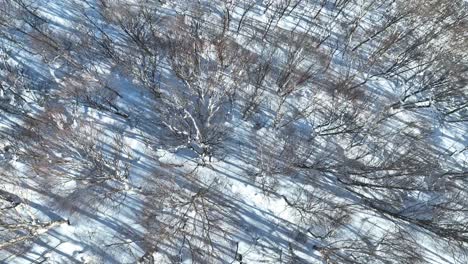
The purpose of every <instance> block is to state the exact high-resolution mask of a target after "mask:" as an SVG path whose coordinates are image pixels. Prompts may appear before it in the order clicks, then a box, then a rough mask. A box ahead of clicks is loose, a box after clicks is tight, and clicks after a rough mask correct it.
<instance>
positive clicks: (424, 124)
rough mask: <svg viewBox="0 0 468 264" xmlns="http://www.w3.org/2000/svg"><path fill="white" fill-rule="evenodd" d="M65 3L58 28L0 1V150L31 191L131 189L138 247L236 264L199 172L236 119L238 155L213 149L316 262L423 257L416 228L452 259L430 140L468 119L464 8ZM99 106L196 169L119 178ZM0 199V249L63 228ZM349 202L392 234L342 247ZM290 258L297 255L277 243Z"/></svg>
mask: <svg viewBox="0 0 468 264" xmlns="http://www.w3.org/2000/svg"><path fill="white" fill-rule="evenodd" d="M163 2H164V3H163ZM67 6H68V8H70V14H73V25H74V28H73V29H71V28H67V27H63V26H60V25H58V22H56V21H53V19H51V18H50V15H49V16H48V15H46V13H45V12H44V9H43V8H41V5H40V4H37V3H35V2H34V1H30V0H3V1H2V0H0V79H1V80H0V114H1V115H2V116H4V117H5V120H7V119H8V120H10V121H9V122H10V123H9V124H8V126H10V128H9V130H7V129H3V128H2V129H1V130H0V140H1V142H0V143H1V144H0V145H1V146H5V147H3V150H2V153H1V154H3V156H4V157H6V156H8V155H9V156H11V155H13V154H12V153H14V155H15V157H16V158H15V159H18V160H19V161H20V162H21V163H22V164H23V165H24V166H25V167H24V168H23V170H26V171H27V172H28V173H27V174H29V175H34V176H30V177H29V178H28V177H26V178H28V179H27V180H28V184H30V182H29V181H32V182H35V184H36V186H35V188H39V189H40V191H42V192H50V193H51V194H52V195H51V197H55V198H58V197H60V203H62V206H63V207H66V208H68V209H71V210H72V211H73V210H75V211H79V210H84V209H85V208H88V209H89V208H94V209H96V208H97V209H99V208H102V206H106V205H109V204H112V205H121V204H122V203H123V202H124V201H125V199H126V198H127V195H129V193H131V192H133V193H136V194H137V195H139V198H141V199H142V200H143V201H144V212H142V214H141V219H142V223H141V225H142V226H143V227H144V228H145V229H146V230H147V233H146V235H145V236H143V237H141V238H138V240H139V241H140V240H141V241H144V242H143V244H144V245H145V246H144V247H145V248H144V250H145V251H147V252H148V254H150V255H151V254H153V253H155V252H159V253H161V252H167V256H168V258H167V261H172V262H174V263H177V262H180V261H182V260H183V258H187V257H188V256H189V258H190V259H191V260H192V261H193V262H194V263H211V262H222V261H223V260H225V259H226V256H229V258H230V259H231V261H233V262H232V263H237V262H239V263H242V257H240V258H241V259H240V260H239V255H238V252H236V250H232V245H234V244H235V242H236V241H234V240H233V237H234V236H233V235H232V233H231V231H232V230H230V229H229V228H230V224H231V223H227V222H226V221H227V220H226V216H227V215H229V212H228V211H229V210H233V211H236V208H233V207H230V206H232V205H233V204H232V203H229V202H227V200H228V199H226V200H225V198H226V197H223V195H222V191H221V189H222V188H224V186H223V185H222V183H220V182H218V179H217V178H216V179H211V180H207V178H208V179H209V177H203V172H206V170H210V169H212V168H213V167H212V165H213V164H217V162H218V161H220V160H221V158H223V157H225V156H226V155H229V151H227V149H228V148H227V147H228V146H229V144H231V139H232V138H236V136H237V135H236V134H234V133H235V131H236V128H237V127H236V126H238V124H243V125H244V126H243V127H245V129H247V130H248V131H247V132H248V133H251V136H249V137H244V136H242V137H241V136H237V140H238V141H242V142H244V143H245V144H246V145H248V146H250V148H251V149H250V150H245V152H243V151H241V150H238V152H237V153H230V154H232V155H236V156H237V158H239V157H240V158H242V159H243V160H248V161H249V162H250V164H249V165H251V166H252V171H251V172H250V173H247V174H248V175H246V176H247V177H251V178H250V182H251V183H252V184H253V185H255V186H257V187H259V188H260V189H261V190H262V193H263V195H265V196H271V197H275V198H278V199H281V200H283V201H284V202H285V204H286V207H287V208H288V210H290V211H291V212H293V213H292V214H293V215H294V216H295V218H296V220H297V222H298V226H299V229H301V231H300V234H301V236H302V238H301V239H299V240H301V241H302V242H300V241H296V242H297V243H299V244H300V243H303V244H307V243H308V242H310V241H315V242H314V249H315V250H317V251H318V252H319V253H320V255H321V256H322V257H323V260H324V261H325V262H327V263H336V262H337V263H362V262H372V263H380V262H382V263H387V262H388V263H416V262H418V261H419V262H423V261H424V256H423V253H422V252H423V248H422V246H421V245H420V244H419V243H418V240H417V239H416V238H415V235H414V232H416V231H417V230H425V232H426V231H427V232H430V233H431V234H433V235H435V236H436V237H438V238H440V239H442V240H443V241H445V242H447V243H449V244H450V245H454V246H459V247H460V248H462V249H463V248H464V247H466V243H468V236H467V232H468V229H467V225H466V223H467V222H468V218H467V214H466V208H467V206H468V200H467V199H468V198H467V197H468V193H467V191H466V189H467V187H468V186H467V184H468V182H467V180H466V176H467V173H468V172H467V171H466V161H465V163H463V161H460V160H456V159H455V158H454V157H452V156H453V155H448V154H447V153H446V151H445V150H444V149H443V148H442V147H441V146H439V145H438V142H435V140H434V129H437V128H438V127H439V126H441V125H452V124H455V125H461V126H463V125H466V121H467V117H468V90H467V89H468V86H467V83H468V82H467V80H468V74H467V72H468V67H467V65H468V61H467V59H468V58H467V55H466V50H468V46H467V45H468V41H467V38H466V36H465V35H466V33H465V32H466V30H467V27H468V6H467V3H466V2H465V1H462V0H455V1H452V0H451V1H449V0H447V1H445V0H443V1H435V0H434V1H432V0H430V1H401V0H388V1H375V0H359V1H357V0H356V1H354V0H335V1H333V0H331V1H330V0H320V1H315V2H314V1H305V0H268V1H257V2H255V1H227V0H220V1H181V2H179V1H143V0H142V1H125V0H100V1H96V3H91V2H90V1H78V0H76V1H71V2H70V3H69V4H68V5H67ZM25 56H29V57H31V58H32V59H31V60H30V61H29V62H27V61H25V60H24V57H25ZM116 75H118V76H120V77H121V78H122V79H125V80H127V81H128V83H129V84H131V85H129V86H130V87H127V88H126V89H127V90H122V89H121V87H120V88H119V87H117V85H115V80H113V79H112V78H113V77H115V76H116ZM38 76H39V77H38ZM130 90H131V93H133V92H134V94H139V95H141V99H142V101H143V98H144V100H145V103H148V102H149V103H148V104H147V105H148V109H146V112H145V113H146V114H144V115H143V114H140V112H137V111H134V110H135V109H137V108H138V107H139V106H138V105H136V106H132V107H133V108H132V107H129V106H128V105H125V100H127V99H128V98H129V95H128V94H127V93H130V92H129V91H130ZM34 109H36V110H34ZM37 109H39V110H37ZM141 112H143V111H141ZM100 114H104V115H108V116H109V117H111V118H113V119H115V120H119V122H122V123H125V122H134V121H135V120H137V121H138V122H135V123H136V124H142V123H143V124H144V125H145V126H143V125H142V126H141V127H137V128H138V129H142V130H143V129H146V130H147V131H144V133H145V134H146V138H145V140H146V142H147V143H148V146H149V149H150V150H149V153H153V154H154V153H155V152H156V150H157V149H158V148H160V147H161V146H157V142H159V141H158V140H160V139H161V138H164V139H170V140H167V142H166V143H168V142H170V144H171V146H173V147H174V148H171V149H185V150H188V151H190V152H191V153H192V154H193V156H194V157H195V159H196V164H197V168H196V169H195V170H192V171H189V172H187V171H184V169H182V168H180V167H177V166H172V167H171V165H169V166H168V167H164V166H165V165H164V164H162V163H160V162H159V161H157V158H156V155H155V157H153V159H152V160H151V161H152V165H153V166H155V167H158V169H157V170H154V171H152V172H151V173H152V174H154V175H152V180H151V183H148V185H145V186H136V185H135V184H134V183H133V182H132V177H131V174H132V173H131V170H132V162H133V157H132V153H133V152H132V150H131V147H130V146H128V145H127V143H126V141H125V137H124V136H123V135H125V132H124V131H125V128H124V127H123V126H121V127H119V126H117V125H114V124H112V125H109V124H103V123H101V122H99V120H98V119H96V118H95V116H96V115H100ZM250 125H252V126H250ZM250 129H251V130H250ZM149 130H151V131H157V132H151V131H149ZM243 135H244V134H243ZM239 137H240V138H239ZM168 145H169V143H168ZM225 147H226V148H225ZM466 150H467V148H465V149H461V150H457V151H458V153H463V152H464V151H466ZM7 154H8V155H7ZM0 162H3V163H5V164H9V162H10V161H8V160H2V161H0ZM10 163H11V162H10ZM5 168H6V166H5ZM25 168H26V169H25ZM13 171H14V169H13ZM0 172H1V173H2V175H3V174H5V175H6V179H8V180H10V179H9V178H12V177H14V175H17V174H15V173H13V172H12V171H9V170H6V169H4V170H3V169H2V171H0ZM2 177H3V176H2ZM2 181H3V180H2ZM2 181H0V184H2ZM18 181H20V180H18ZM294 181H297V182H300V184H299V183H298V184H297V185H294V186H295V187H294V188H295V190H294V191H290V192H286V191H285V190H284V185H285V182H294ZM6 182H7V181H6V180H5V183H6ZM330 182H333V186H331V184H330ZM333 190H335V191H333ZM342 193H347V194H348V195H347V197H346V198H345V197H344V196H341V195H340V194H342ZM12 195H13V194H10V193H8V192H4V193H3V192H0V202H2V203H1V204H2V205H1V207H0V228H1V229H0V237H1V238H2V239H0V250H2V249H5V248H7V247H9V246H13V245H17V244H20V243H23V242H25V241H27V240H31V239H34V238H35V237H37V236H39V235H40V234H42V233H44V232H47V230H49V229H50V228H53V227H55V226H56V224H61V223H64V221H65V220H56V219H55V220H51V221H50V222H41V221H38V220H36V219H34V216H33V215H31V214H29V215H28V214H24V212H27V206H28V205H27V202H26V201H22V200H21V199H20V198H18V199H16V198H15V197H16V196H14V195H13V196H12ZM54 195H55V196H54ZM350 197H351V198H350ZM357 201H359V202H357ZM55 202H56V203H58V201H55ZM3 204H6V206H4V205H3ZM20 207H24V208H23V209H24V210H23V211H24V212H20V211H21V210H20ZM357 210H360V211H365V212H369V213H376V214H380V215H382V216H383V217H384V218H386V219H389V221H392V223H393V226H392V227H391V228H389V230H387V231H388V232H385V233H384V234H383V235H379V236H374V234H373V233H372V232H371V230H370V229H369V230H365V229H364V228H363V229H362V230H360V232H362V233H361V234H359V235H356V236H353V237H348V236H346V234H345V232H346V227H347V226H348V225H350V224H351V223H352V219H353V212H355V211H357ZM7 219H10V220H7ZM408 225H410V227H408ZM345 237H346V238H345ZM3 238H6V239H3ZM307 241H308V242H307ZM171 250H172V251H171ZM465 253H466V252H465ZM288 255H289V257H290V258H289V259H291V260H292V259H295V258H294V257H293V256H295V254H294V245H290V246H289V253H288ZM145 256H146V255H145ZM462 258H463V257H460V259H462ZM285 259H286V258H285V257H284V256H283V257H280V261H283V262H284V260H285ZM142 261H143V260H142ZM236 261H237V262H236ZM291 263H293V262H291Z"/></svg>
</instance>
